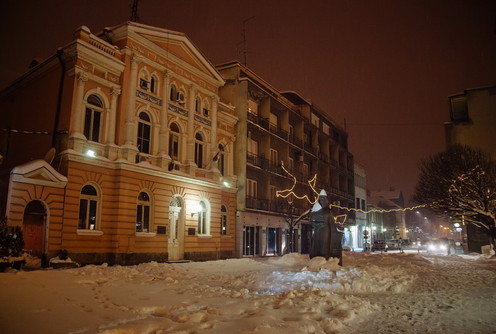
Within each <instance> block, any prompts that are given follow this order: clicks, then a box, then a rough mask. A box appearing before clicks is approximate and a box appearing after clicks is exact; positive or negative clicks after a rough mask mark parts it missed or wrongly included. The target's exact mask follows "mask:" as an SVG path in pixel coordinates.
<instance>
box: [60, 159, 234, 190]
mask: <svg viewBox="0 0 496 334" xmlns="http://www.w3.org/2000/svg"><path fill="white" fill-rule="evenodd" d="M60 154H61V155H65V156H66V157H67V161H74V162H79V163H83V164H87V165H91V166H95V167H102V168H108V169H113V170H125V171H130V172H136V173H139V174H145V175H149V176H155V177H160V178H162V179H167V180H173V181H178V182H183V183H187V184H191V185H197V186H203V187H208V188H212V189H216V190H222V191H226V192H231V193H236V191H237V189H236V188H233V187H226V186H224V185H223V184H221V183H215V182H211V181H207V180H205V179H199V178H194V177H191V176H190V175H179V174H176V173H171V172H167V171H164V170H163V169H161V168H159V167H157V166H153V165H150V164H134V163H131V162H129V161H127V160H123V159H122V160H116V161H110V160H108V159H106V158H102V157H97V158H92V157H87V156H85V155H82V154H79V153H77V152H76V151H73V150H66V151H63V152H61V153H60Z"/></svg>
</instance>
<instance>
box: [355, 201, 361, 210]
mask: <svg viewBox="0 0 496 334" xmlns="http://www.w3.org/2000/svg"><path fill="white" fill-rule="evenodd" d="M355 208H356V209H360V198H357V199H356V204H355Z"/></svg>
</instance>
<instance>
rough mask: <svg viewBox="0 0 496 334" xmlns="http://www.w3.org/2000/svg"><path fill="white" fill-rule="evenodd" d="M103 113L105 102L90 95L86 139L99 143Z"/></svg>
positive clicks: (86, 115)
mask: <svg viewBox="0 0 496 334" xmlns="http://www.w3.org/2000/svg"><path fill="white" fill-rule="evenodd" d="M102 111H103V102H102V100H100V98H99V97H98V96H96V95H90V96H89V97H88V100H87V104H86V112H85V115H84V135H85V136H86V139H88V140H91V141H95V142H98V141H99V139H100V119H101V113H102Z"/></svg>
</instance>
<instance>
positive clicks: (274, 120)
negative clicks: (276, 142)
mask: <svg viewBox="0 0 496 334" xmlns="http://www.w3.org/2000/svg"><path fill="white" fill-rule="evenodd" d="M269 117H270V118H269V122H270V125H272V126H274V127H276V128H277V115H276V114H273V113H270V116H269Z"/></svg>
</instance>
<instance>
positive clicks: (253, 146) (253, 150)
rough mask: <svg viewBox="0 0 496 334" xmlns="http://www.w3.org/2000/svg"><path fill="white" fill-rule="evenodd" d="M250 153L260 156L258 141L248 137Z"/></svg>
mask: <svg viewBox="0 0 496 334" xmlns="http://www.w3.org/2000/svg"><path fill="white" fill-rule="evenodd" d="M248 153H250V154H252V155H255V156H258V142H257V141H256V140H253V139H251V138H249V139H248Z"/></svg>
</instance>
